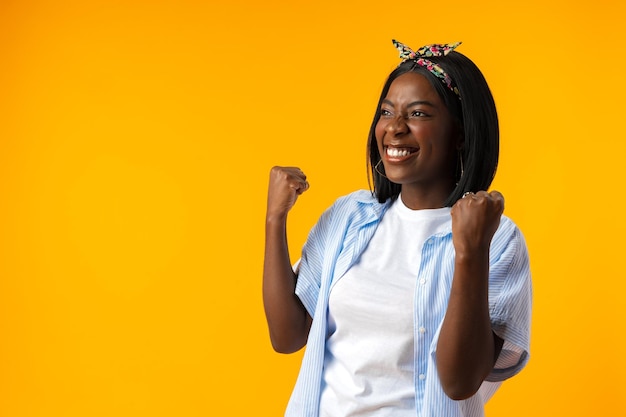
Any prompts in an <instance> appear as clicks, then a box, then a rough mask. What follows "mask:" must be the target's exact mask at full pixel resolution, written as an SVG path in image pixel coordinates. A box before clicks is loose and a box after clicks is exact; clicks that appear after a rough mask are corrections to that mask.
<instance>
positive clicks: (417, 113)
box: [411, 110, 425, 117]
mask: <svg viewBox="0 0 626 417" xmlns="http://www.w3.org/2000/svg"><path fill="white" fill-rule="evenodd" d="M422 116H425V114H424V113H422V112H421V111H419V110H413V111H412V112H411V117H422Z"/></svg>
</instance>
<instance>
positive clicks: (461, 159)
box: [456, 151, 465, 185]
mask: <svg viewBox="0 0 626 417" xmlns="http://www.w3.org/2000/svg"><path fill="white" fill-rule="evenodd" d="M459 164H460V165H461V176H460V177H459V180H458V181H457V182H456V185H459V183H460V182H461V178H463V174H464V173H465V170H464V169H463V157H462V156H461V151H459Z"/></svg>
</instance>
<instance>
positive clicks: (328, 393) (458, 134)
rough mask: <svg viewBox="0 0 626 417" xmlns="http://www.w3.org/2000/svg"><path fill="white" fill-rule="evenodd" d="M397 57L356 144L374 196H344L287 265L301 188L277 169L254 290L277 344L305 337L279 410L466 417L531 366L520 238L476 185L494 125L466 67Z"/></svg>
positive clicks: (486, 99)
mask: <svg viewBox="0 0 626 417" xmlns="http://www.w3.org/2000/svg"><path fill="white" fill-rule="evenodd" d="M394 44H395V45H396V47H397V48H398V49H399V50H400V53H401V57H402V58H404V60H403V62H402V63H401V64H400V65H399V66H398V68H397V69H396V70H394V71H393V72H392V73H391V75H390V76H389V78H388V79H387V82H386V83H385V86H384V87H383V91H382V94H381V96H380V100H379V104H378V107H377V109H376V113H375V116H374V120H373V122H372V125H371V130H370V135H369V139H368V152H369V157H370V158H369V164H370V169H371V175H372V176H373V190H372V191H371V192H368V191H358V192H355V193H352V194H350V195H348V196H345V197H342V198H340V199H339V200H337V202H336V203H335V204H334V205H333V206H332V207H331V208H330V209H328V210H327V211H326V212H325V213H324V214H323V215H322V217H321V218H320V220H319V222H318V223H317V224H316V225H315V226H314V228H313V230H312V231H311V233H310V234H309V237H308V240H307V242H306V244H305V246H304V248H303V251H302V257H301V259H300V261H299V262H298V263H297V266H296V267H295V268H292V267H291V260H290V258H289V249H288V246H287V239H286V220H287V215H288V213H289V211H290V210H291V208H292V207H293V206H294V204H295V202H296V200H297V198H298V196H299V195H300V194H302V193H303V192H305V191H306V190H307V189H308V188H309V182H308V179H307V177H306V175H305V174H304V173H303V172H302V171H301V170H300V169H299V168H296V167H274V168H273V169H272V171H271V174H270V185H269V192H268V206H267V217H266V247H265V267H264V274H263V297H264V304H265V313H266V317H267V322H268V325H269V332H270V338H271V340H272V344H273V346H274V349H275V350H277V351H279V352H283V353H290V352H294V351H297V350H299V349H300V348H302V347H303V346H305V345H306V346H307V349H306V352H305V355H304V358H303V362H302V367H301V370H300V375H299V377H298V381H297V383H296V387H295V389H294V391H293V394H292V397H291V400H290V402H289V406H288V408H287V413H286V415H287V416H298V417H301V416H310V417H313V416H363V417H365V416H367V417H375V416H376V417H380V416H394V417H398V416H400V417H404V416H406V417H408V416H415V415H427V416H431V417H437V416H446V417H470V416H471V417H478V416H483V415H484V404H485V402H486V401H487V400H488V399H489V398H490V397H491V395H492V394H493V393H494V392H495V390H496V389H497V388H498V387H499V386H500V384H501V383H502V381H504V380H505V379H507V378H510V377H511V376H513V375H515V374H517V373H518V372H519V371H520V370H521V369H522V368H523V367H524V366H525V365H526V362H527V361H528V355H529V333H530V307H531V281H530V268H529V260H528V253H527V249H526V244H525V242H524V238H523V237H522V234H521V232H520V231H519V229H518V228H517V227H516V225H515V224H514V223H513V222H512V221H511V220H510V219H509V218H507V217H506V216H504V215H503V214H502V213H503V210H504V198H503V197H502V195H501V194H500V193H499V192H497V191H492V192H487V191H486V190H487V189H488V187H489V185H490V184H491V181H492V179H493V177H494V175H495V171H496V165H497V161H498V143H499V134H498V121H497V115H496V110H495V105H494V101H493V98H492V96H491V93H490V91H489V87H488V86H487V83H486V81H485V79H484V77H483V76H482V74H481V72H480V71H479V70H478V68H477V67H476V66H475V65H474V64H473V63H472V62H471V61H470V60H469V59H468V58H466V57H464V56H463V55H461V54H459V53H458V52H454V51H453V50H454V49H455V48H456V47H457V46H458V45H459V44H458V43H457V44H452V45H428V46H425V47H423V48H420V49H419V50H417V51H416V52H414V51H412V50H410V49H409V48H407V47H406V46H404V45H402V44H400V43H398V42H395V41H394Z"/></svg>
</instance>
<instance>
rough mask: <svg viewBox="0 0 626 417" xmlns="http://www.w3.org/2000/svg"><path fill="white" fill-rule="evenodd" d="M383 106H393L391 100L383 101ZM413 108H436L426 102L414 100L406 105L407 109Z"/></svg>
mask: <svg viewBox="0 0 626 417" xmlns="http://www.w3.org/2000/svg"><path fill="white" fill-rule="evenodd" d="M383 104H389V105H390V106H394V104H393V102H392V101H391V100H388V99H383ZM413 106H429V107H436V106H435V105H434V104H433V103H431V102H430V101H428V100H416V101H413V102H411V103H409V104H407V107H413Z"/></svg>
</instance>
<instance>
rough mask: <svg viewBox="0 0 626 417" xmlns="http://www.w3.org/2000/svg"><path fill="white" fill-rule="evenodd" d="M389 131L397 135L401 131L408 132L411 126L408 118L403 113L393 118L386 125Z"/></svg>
mask: <svg viewBox="0 0 626 417" xmlns="http://www.w3.org/2000/svg"><path fill="white" fill-rule="evenodd" d="M385 130H386V131H387V133H390V134H393V135H397V134H401V133H406V132H407V131H408V130H409V127H408V126H407V124H406V119H405V118H404V117H402V116H401V115H398V116H396V117H394V118H393V119H392V120H390V121H389V123H387V126H386V127H385Z"/></svg>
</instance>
